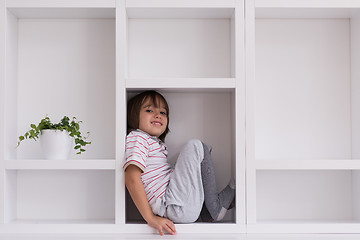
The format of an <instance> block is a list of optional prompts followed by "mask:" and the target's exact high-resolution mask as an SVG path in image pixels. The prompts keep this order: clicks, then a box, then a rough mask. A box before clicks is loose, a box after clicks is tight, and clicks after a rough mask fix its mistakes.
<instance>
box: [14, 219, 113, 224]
mask: <svg viewBox="0 0 360 240" xmlns="http://www.w3.org/2000/svg"><path fill="white" fill-rule="evenodd" d="M9 224H26V225H27V224H115V220H114V219H79V220H75V219H66V220H54V219H49V220H44V219H39V220H38V219H33V220H24V219H17V220H14V221H12V222H10V223H9Z"/></svg>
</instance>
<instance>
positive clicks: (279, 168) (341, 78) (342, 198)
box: [245, 0, 360, 233]
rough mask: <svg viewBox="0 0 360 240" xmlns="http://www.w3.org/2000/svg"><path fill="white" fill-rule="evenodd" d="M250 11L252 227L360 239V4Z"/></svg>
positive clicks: (268, 2)
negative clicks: (359, 67)
mask: <svg viewBox="0 0 360 240" xmlns="http://www.w3.org/2000/svg"><path fill="white" fill-rule="evenodd" d="M245 6H246V9H245V12H246V16H247V17H246V23H247V24H246V33H247V34H246V36H247V37H246V46H247V47H246V52H247V61H246V74H247V78H246V82H247V83H246V86H247V89H246V94H247V97H246V98H247V115H246V119H247V120H246V127H247V129H246V132H247V137H246V143H247V150H246V153H247V154H246V162H247V170H246V171H247V231H248V232H249V233H259V232H262V233H264V232H281V233H359V226H360V221H359V207H360V206H359V204H358V202H359V201H358V200H359V197H360V195H359V193H360V192H359V183H360V182H359V180H360V179H359V166H360V161H359V157H360V156H359V150H358V149H359V148H358V147H357V146H358V144H359V139H360V134H359V133H360V132H359V124H358V122H359V117H360V112H359V104H360V101H359V97H358V96H359V87H358V85H359V74H360V72H359V70H358V67H357V65H358V64H359V57H360V51H359V50H360V45H359V43H360V41H359V37H360V21H359V17H360V15H359V14H360V12H359V7H360V5H359V3H358V2H357V1H321V0H319V1H310V0H309V1H295V0H294V1H280V0H262V1H261V0H257V1H246V4H245Z"/></svg>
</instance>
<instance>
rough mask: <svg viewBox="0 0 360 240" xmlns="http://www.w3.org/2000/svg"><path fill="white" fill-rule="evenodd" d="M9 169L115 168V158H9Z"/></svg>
mask: <svg viewBox="0 0 360 240" xmlns="http://www.w3.org/2000/svg"><path fill="white" fill-rule="evenodd" d="M5 169H7V170H115V160H109V159H99V160H7V161H5Z"/></svg>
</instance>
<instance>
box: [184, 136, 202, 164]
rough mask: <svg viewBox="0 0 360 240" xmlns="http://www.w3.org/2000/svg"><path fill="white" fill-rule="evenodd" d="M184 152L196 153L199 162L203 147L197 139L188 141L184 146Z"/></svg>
mask: <svg viewBox="0 0 360 240" xmlns="http://www.w3.org/2000/svg"><path fill="white" fill-rule="evenodd" d="M184 151H189V152H195V153H197V154H198V156H199V158H200V159H201V160H202V159H203V158H204V147H203V144H202V142H201V141H200V140H199V139H191V140H189V141H188V142H187V143H186V144H185V146H184Z"/></svg>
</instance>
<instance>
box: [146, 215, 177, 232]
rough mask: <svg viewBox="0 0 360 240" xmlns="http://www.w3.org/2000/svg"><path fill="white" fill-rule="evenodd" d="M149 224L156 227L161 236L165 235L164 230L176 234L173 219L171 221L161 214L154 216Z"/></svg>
mask: <svg viewBox="0 0 360 240" xmlns="http://www.w3.org/2000/svg"><path fill="white" fill-rule="evenodd" d="M148 224H149V226H150V227H153V228H155V229H156V230H158V231H159V233H160V235H161V236H164V232H163V230H165V231H166V232H168V233H170V234H171V235H175V234H176V229H175V225H174V223H173V222H172V221H170V220H169V219H167V218H163V217H159V216H155V215H154V216H153V217H152V218H151V219H150V220H149V221H148Z"/></svg>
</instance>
